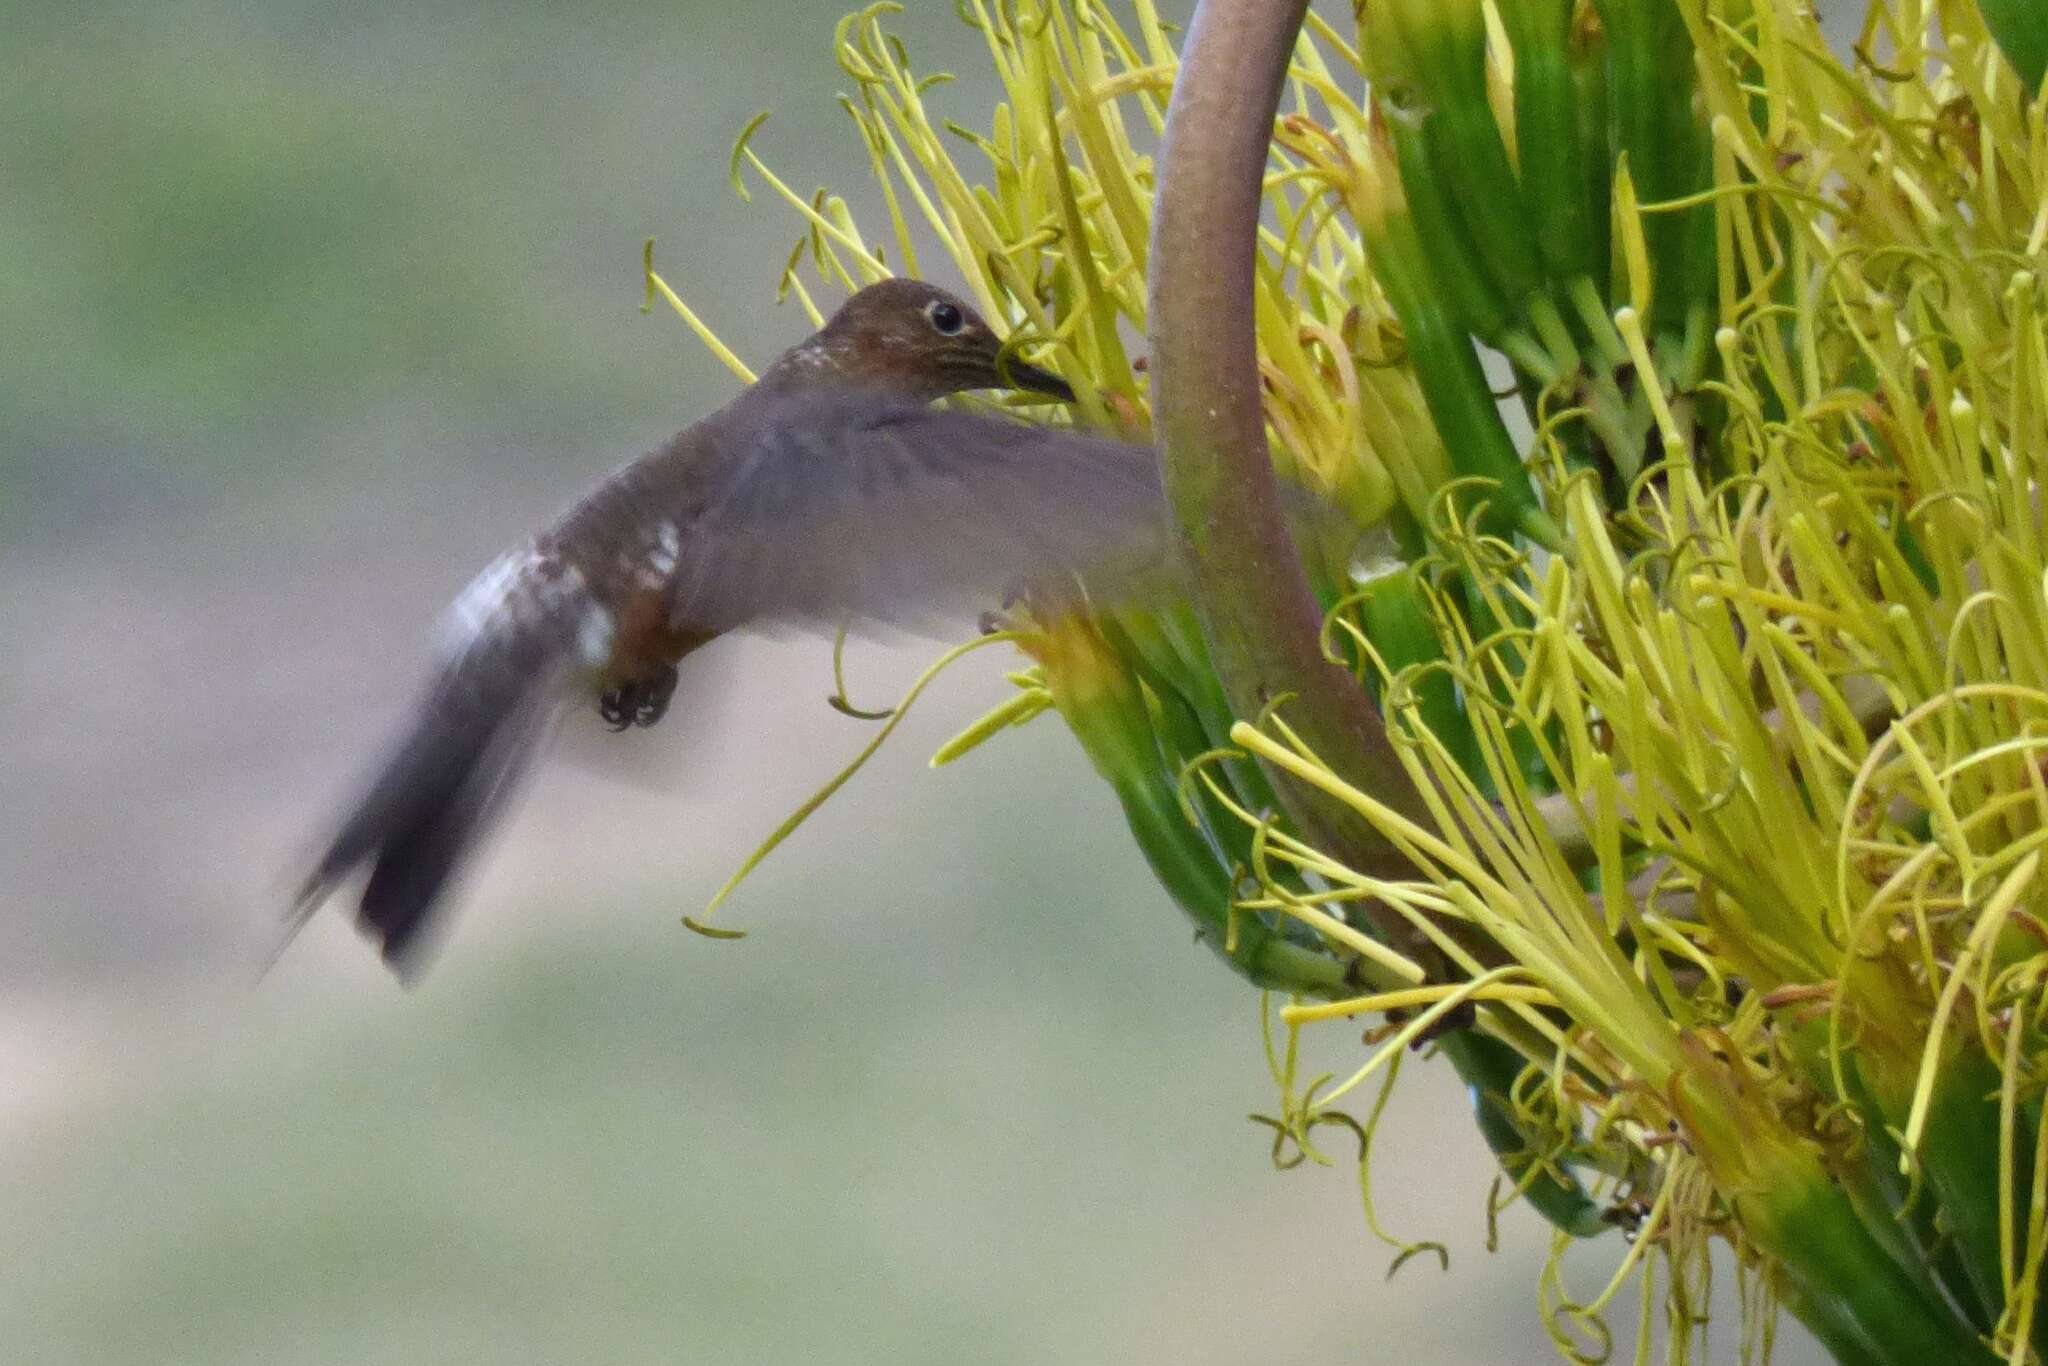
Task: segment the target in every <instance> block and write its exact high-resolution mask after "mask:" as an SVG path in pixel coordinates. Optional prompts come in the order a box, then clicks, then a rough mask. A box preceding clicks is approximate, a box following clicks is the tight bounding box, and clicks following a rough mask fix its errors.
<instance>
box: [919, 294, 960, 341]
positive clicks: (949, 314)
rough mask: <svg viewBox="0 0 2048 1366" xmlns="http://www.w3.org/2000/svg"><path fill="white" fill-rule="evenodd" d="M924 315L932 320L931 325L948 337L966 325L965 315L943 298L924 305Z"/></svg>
mask: <svg viewBox="0 0 2048 1366" xmlns="http://www.w3.org/2000/svg"><path fill="white" fill-rule="evenodd" d="M924 315H925V317H927V318H930V319H931V320H932V326H933V327H936V328H937V329H938V330H939V331H940V332H941V333H942V334H943V335H945V336H948V337H951V336H955V335H957V334H958V333H959V331H960V329H961V328H963V327H965V326H967V318H966V316H965V315H963V314H962V313H961V312H960V310H959V309H957V308H955V307H954V306H953V305H951V304H949V303H946V302H945V301H944V300H940V301H938V302H936V303H932V304H928V305H926V306H925V310H924Z"/></svg>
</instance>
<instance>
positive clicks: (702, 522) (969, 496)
mask: <svg viewBox="0 0 2048 1366" xmlns="http://www.w3.org/2000/svg"><path fill="white" fill-rule="evenodd" d="M749 418H750V420H749V421H748V422H747V423H746V424H745V430H744V431H743V432H741V433H738V434H736V435H735V436H734V437H733V442H734V444H733V445H732V446H731V447H730V448H729V449H730V453H731V458H730V459H724V460H721V462H720V464H719V467H718V469H717V470H716V471H715V472H714V473H712V474H710V475H709V476H708V482H707V483H706V485H705V486H703V487H702V489H701V494H702V497H703V502H702V504H701V510H700V511H699V513H698V515H697V516H696V517H695V518H694V519H693V521H692V523H691V529H690V534H689V535H688V536H687V537H684V538H683V541H682V544H681V545H680V546H679V547H678V549H679V554H678V556H677V563H676V567H675V575H674V597H673V599H672V601H673V618H672V619H673V620H674V622H675V623H676V624H677V625H678V626H681V627H686V628H688V629H690V630H692V631H702V632H715V631H722V630H727V629H730V628H732V627H735V626H741V625H746V624H749V623H757V622H772V621H778V620H780V621H797V622H822V623H825V624H836V623H838V622H841V621H847V620H852V619H857V618H873V619H879V620H883V621H893V622H917V621H921V620H923V619H925V618H927V617H929V616H930V615H932V614H933V613H935V612H938V611H942V610H944V609H947V608H949V607H954V606H970V605H974V604H981V605H992V604H993V603H995V602H996V601H998V600H999V599H1000V598H1001V597H1002V596H1003V595H1004V594H1006V593H1011V592H1016V591H1032V592H1036V593H1055V594H1058V593H1069V594H1071V593H1073V592H1075V591H1076V589H1075V586H1074V585H1075V584H1076V581H1077V580H1079V581H1084V582H1085V583H1086V587H1087V591H1088V593H1089V594H1090V596H1092V597H1095V598H1097V599H1098V600H1102V599H1109V600H1114V599H1116V598H1119V597H1125V596H1129V595H1131V594H1133V593H1138V592H1149V591H1156V589H1157V588H1158V586H1159V585H1160V584H1161V583H1162V582H1163V581H1164V564H1165V552H1166V540H1165V507H1164V502H1163V499H1162V498H1161V495H1160V487H1159V471H1158V466H1157V463H1156V461H1157V458H1156V456H1155V455H1154V454H1153V452H1152V451H1151V449H1150V448H1148V447H1143V446H1133V445H1129V444H1127V443H1124V442H1120V441H1110V440H1105V439H1103V438H1101V437H1092V436H1085V435H1082V434H1080V433H1078V432H1074V431H1070V430H1064V429H1059V428H1049V427H1038V426H1030V425H1027V424H1025V423H1021V422H1013V421H1009V420H1007V419H1004V418H999V417H994V416H985V415H982V414H977V413H969V412H955V411H938V410H934V409H930V408H926V407H923V406H922V405H919V404H916V403H913V402H909V401H906V400H901V399H894V398H889V397H885V396H880V395H873V394H862V393H844V392H841V393H835V394H825V395H815V396H808V397H790V398H786V399H777V400H775V401H774V402H773V403H771V404H768V405H764V406H763V407H762V408H761V409H760V410H759V411H757V412H754V413H751V414H749Z"/></svg>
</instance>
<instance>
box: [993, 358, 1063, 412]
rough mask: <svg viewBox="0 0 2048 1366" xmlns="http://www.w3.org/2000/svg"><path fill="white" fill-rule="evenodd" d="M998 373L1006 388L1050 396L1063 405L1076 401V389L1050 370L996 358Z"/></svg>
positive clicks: (1018, 361) (1017, 361) (1019, 361)
mask: <svg viewBox="0 0 2048 1366" xmlns="http://www.w3.org/2000/svg"><path fill="white" fill-rule="evenodd" d="M996 373H997V374H998V375H999V376H1001V377H1002V381H1003V383H1004V385H1005V386H1007V387H1008V388H1011V389H1023V390H1026V391H1028V392H1030V393H1034V394H1049V395H1051V396H1052V397H1053V398H1056V399H1058V400H1059V401H1060V402H1062V403H1072V402H1073V401H1074V388H1073V386H1072V385H1070V384H1068V383H1067V382H1066V381H1065V380H1063V379H1061V378H1060V377H1059V376H1058V375H1055V374H1054V373H1053V372H1052V371H1050V370H1041V369H1039V368H1038V367H1037V366H1035V365H1029V364H1026V363H1025V362H1023V361H1021V360H1011V359H1009V358H1007V357H1001V356H999V357H997V358H996Z"/></svg>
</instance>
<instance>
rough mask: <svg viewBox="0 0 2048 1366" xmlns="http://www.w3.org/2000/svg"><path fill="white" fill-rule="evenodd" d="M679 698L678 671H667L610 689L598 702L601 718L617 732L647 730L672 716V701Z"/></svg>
mask: <svg viewBox="0 0 2048 1366" xmlns="http://www.w3.org/2000/svg"><path fill="white" fill-rule="evenodd" d="M675 695H676V671H675V669H674V668H673V667H670V668H666V669H663V670H662V671H661V672H660V673H658V674H656V675H654V676H653V677H652V678H636V679H633V680H631V681H629V682H625V683H620V684H619V685H618V686H616V687H611V688H606V689H605V690H604V692H603V693H601V694H599V696H598V699H597V714H598V715H599V716H602V717H603V718H604V723H605V724H606V725H607V726H610V727H611V728H612V729H613V730H624V729H626V728H627V727H628V726H639V727H641V728H642V729H645V728H646V727H648V726H651V725H653V724H654V723H655V722H657V721H659V720H660V719H661V718H662V717H664V716H666V715H667V714H668V704H669V699H670V698H672V697H674V696H675Z"/></svg>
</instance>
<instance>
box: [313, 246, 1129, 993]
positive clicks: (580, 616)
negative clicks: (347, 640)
mask: <svg viewBox="0 0 2048 1366" xmlns="http://www.w3.org/2000/svg"><path fill="white" fill-rule="evenodd" d="M977 389H1017V390H1024V391H1027V392H1030V393H1035V394H1042V395H1045V396H1047V397H1048V398H1051V399H1055V400H1060V401H1071V400H1072V399H1073V397H1074V394H1073V391H1072V389H1071V388H1069V387H1068V385H1067V383H1066V382H1065V381H1064V380H1062V379H1061V378H1060V377H1059V376H1057V375H1055V374H1052V373H1051V372H1049V371H1046V370H1042V369H1040V368H1038V367H1037V366H1033V365H1029V364H1026V363H1023V362H1022V361H1018V360H1012V359H1010V358H1009V357H1008V356H1007V355H1006V354H1005V352H1004V349H1003V345H1002V341H1001V339H1000V338H999V337H997V336H996V334H995V332H994V331H993V330H992V329H991V328H990V327H989V325H988V324H987V323H986V322H984V321H983V320H982V318H981V317H980V316H978V315H977V314H976V313H975V311H974V310H973V309H972V308H970V307H969V306H968V305H967V304H966V303H964V302H962V301H961V300H960V299H958V298H955V297H954V296H953V295H951V294H949V293H947V292H946V291H944V290H942V289H939V288H937V287H935V286H933V285H929V284H926V283H923V282H922V281H916V280H907V279H890V280H883V281H881V282H879V283H876V284H872V285H869V286H868V287H867V288H865V289H862V290H861V291H860V292H858V293H856V294H854V295H853V296H852V297H851V298H849V299H848V300H847V301H846V302H845V304H844V305H842V306H841V307H840V309H839V311H838V312H837V313H835V314H834V315H833V316H832V318H831V319H830V320H829V321H827V322H826V324H825V325H824V327H822V328H821V329H819V330H818V331H817V332H816V333H814V334H813V335H812V336H810V337H809V338H807V339H806V340H804V341H802V342H800V343H798V344H797V345H796V346H794V347H791V348H790V349H789V350H788V351H786V352H784V353H783V354H782V356H781V357H780V358H778V359H777V360H776V361H775V363H774V364H773V365H771V366H769V367H768V369H767V370H766V371H764V372H763V373H762V374H761V376H760V378H759V379H758V380H756V381H755V383H754V384H752V385H751V386H749V387H748V388H747V389H746V390H744V391H743V392H742V393H741V394H740V395H739V396H738V397H737V398H735V399H733V400H732V401H731V402H730V403H728V404H726V405H725V406H724V407H723V408H720V409H719V410H717V411H716V412H714V413H712V414H710V415H709V416H707V417H705V418H703V419H701V420H700V421H698V422H696V423H694V424H693V425H691V426H689V427H686V428H684V429H683V430H682V431H681V432H678V433H677V434H676V435H675V436H674V437H673V438H671V439H670V440H669V441H668V442H666V443H665V444H663V445H662V446H661V447H659V448H658V449H656V450H654V451H653V452H651V453H649V454H647V455H645V456H643V457H641V458H640V459H638V460H635V461H633V462H632V463H631V464H628V465H626V466H624V467H623V468H621V469H619V470H618V471H617V472H615V473H614V474H612V475H611V476H610V477H609V478H607V479H606V480H604V481H603V482H602V483H600V484H599V485H598V486H597V487H596V488H595V489H593V490H592V491H591V492H590V493H589V494H587V495H586V496H585V497H584V498H582V499H581V500H580V501H579V502H577V503H576V504H575V505H573V506H572V507H570V508H569V510H568V511H567V512H566V513H564V514H563V515H562V516H561V517H560V518H558V519H557V520H556V521H555V522H554V523H553V524H552V525H550V526H548V527H546V528H544V529H543V530H541V531H540V532H538V533H537V534H535V535H533V536H531V537H530V538H528V539H527V541H526V542H525V543H524V544H522V545H520V546H518V547H517V548H516V549H513V550H511V551H508V552H507V553H506V554H504V555H501V556H500V557H499V558H498V559H497V560H495V561H493V562H492V563H491V564H490V565H489V566H488V567H487V568H486V569H485V570H484V571H483V572H482V573H481V574H479V575H478V576H477V577H476V579H475V580H474V581H473V582H471V583H470V585H469V586H468V587H467V588H465V589H464V590H463V591H462V592H461V593H460V594H459V595H458V596H457V597H456V599H455V601H454V603H453V604H451V606H450V607H449V609H448V612H447V615H446V617H445V619H444V622H443V625H442V627H441V630H440V632H439V639H438V643H437V644H438V648H437V651H436V653H437V659H436V663H435V668H434V671H433V674H432V677H431V681H430V683H429V684H428V686H427V687H426V689H425V692H424V695H423V696H422V698H421V699H420V702H419V704H418V707H417V710H416V713H415V715H414V718H413V720H412V722H411V725H410V726H409V728H407V729H406V730H405V732H404V733H403V735H402V737H401V738H400V740H399V742H398V744H397V746H396V748H395V749H394V750H393V751H392V752H391V754H390V756H389V757H388V759H387V760H386V761H385V763H384V764H383V766H382V768H381V769H379V770H377V771H376V776H375V777H374V778H373V779H372V781H371V782H370V783H369V785H368V787H367V789H366V790H365V791H364V792H363V794H362V796H361V798H360V799H359V800H358V801H357V802H356V804H355V805H354V806H353V807H352V808H351V809H350V810H349V811H348V813H347V815H346V816H345V818H344V819H343V820H342V821H341V823H340V827H339V829H338V831H337V833H336V834H335V835H334V837H333V839H332V840H331V841H330V842H329V843H328V845H327V846H326V851H325V852H324V853H323V854H322V855H321V856H320V858H319V859H318V861H317V862H316V863H315V864H314V866H313V869H312V872H311V874H310V875H309V876H308V877H307V878H306V880H305V883H304V884H303V886H302V887H301V889H300V891H299V895H298V897H297V900H296V903H295V907H294V913H293V928H294V929H296V928H297V927H298V926H299V925H302V924H303V923H304V922H305V920H306V919H307V918H308V917H310V916H311V914H312V913H313V912H314V911H315V910H317V909H318V908H319V906H320V905H321V904H323V903H324V902H325V901H326V900H327V899H328V898H329V897H330V896H331V895H332V894H333V893H334V892H336V891H337V890H338V889H339V888H340V886H341V885H342V884H343V883H344V882H346V881H348V880H349V879H350V878H351V877H353V876H354V875H355V874H357V873H358V872H359V871H362V870H365V869H367V877H366V879H365V880H364V881H363V884H362V889H361V892H360V894H359V897H358V901H357V915H356V919H357V923H358V925H359V927H360V928H361V929H362V931H363V932H364V933H365V934H366V935H368V936H369V937H370V938H372V939H373V940H375V941H376V943H377V945H378V947H379V949H380V951H381V952H382V954H383V957H384V959H385V961H386V962H387V963H389V964H390V965H391V966H392V967H393V969H394V970H396V971H397V972H398V973H399V975H400V976H401V977H407V976H410V975H412V974H414V973H416V972H417V970H418V969H419V967H420V966H421V965H422V955H423V951H424V949H425V947H426V944H427V942H428V941H429V940H430V939H431V938H432V937H433V935H432V931H433V929H434V928H435V926H436V924H437V921H438V919H439V917H438V916H437V914H436V912H437V910H438V909H439V907H440V905H441V903H442V902H443V901H444V900H445V896H444V893H445V892H446V891H447V889H448V884H449V880H450V878H451V877H452V876H453V874H454V873H455V872H456V871H457V869H458V868H459V867H460V865H461V864H462V862H463V860H464V858H465V857H466V856H467V855H468V854H469V853H470V852H471V851H472V848H473V846H474V845H475V843H476V841H477V838H478V836H479V834H480V833H481V831H482V830H483V828H484V827H485V825H486V824H487V823H488V821H489V818H490V816H491V815H492V814H493V813H494V812H495V811H496V809H497V808H498V807H499V805H500V804H501V803H502V802H503V800H504V798H505V796H506V794H507V792H508V790H509V789H510V788H511V787H512V785H513V784H514V782H515V780H516V779H517V778H518V777H519V776H520V774H521V772H522V770H523V769H524V768H525V766H526V764H527V762H528V760H529V759H530V758H531V757H532V755H533V753H534V751H535V749H536V747H537V744H538V741H539V739H540V737H541V735H542V734H543V733H544V732H545V730H546V728H547V723H548V722H549V721H550V720H552V719H553V718H554V717H555V716H556V715H557V714H558V713H559V712H561V711H562V710H563V709H564V708H566V707H570V706H574V705H578V704H582V705H595V707H596V708H597V710H598V711H599V713H600V714H601V715H602V717H603V718H604V720H605V721H606V722H607V723H609V724H610V725H611V726H612V727H613V728H614V729H616V730H621V731H623V730H628V729H631V728H638V727H646V726H651V725H653V724H654V723H655V722H657V721H659V720H660V719H661V717H662V715H663V714H664V713H665V712H666V711H667V709H668V706H669V703H670V700H671V698H672V696H673V695H674V693H675V689H676V681H677V673H676V665H677V663H678V662H679V661H680V660H681V659H682V658H683V657H684V656H685V655H687V654H689V653H690V651H692V650H694V649H696V648H697V647H698V646H701V645H703V644H705V643H706V642H707V641H710V640H712V639H713V638H714V637H717V636H719V635H721V634H723V633H725V632H727V631H732V630H735V629H739V628H742V627H747V626H753V625H765V624H772V623H777V622H782V623H795V624H799V625H811V626H814V627H819V628H822V629H824V630H828V631H829V630H833V629H835V628H839V627H843V626H845V625H846V624H848V623H849V622H852V621H855V620H859V619H864V618H865V619H878V620H883V621H898V622H915V621H922V620H927V619H929V618H930V617H931V616H932V614H933V613H934V612H936V611H939V610H942V609H944V608H945V607H948V606H953V605H959V606H965V605H968V604H969V603H972V602H974V601H976V600H980V601H982V602H989V601H991V600H995V599H999V598H1001V597H1002V596H1004V595H1005V594H1011V593H1017V592H1023V593H1026V594H1030V593H1034V592H1039V593H1049V594H1053V595H1058V594H1060V593H1065V594H1068V595H1070V596H1071V595H1073V594H1075V593H1076V592H1077V591H1078V589H1077V587H1076V585H1077V582H1079V581H1080V580H1082V579H1087V580H1088V591H1089V592H1090V593H1096V592H1098V590H1097V588H1096V584H1095V581H1094V580H1093V579H1089V577H1088V576H1089V574H1090V571H1091V570H1105V571H1106V570H1107V568H1108V567H1109V566H1111V565H1120V566H1123V567H1124V569H1125V570H1126V571H1130V572H1128V573H1127V574H1126V575H1125V576H1124V577H1126V578H1127V579H1128V580H1129V581H1130V582H1133V583H1135V582H1136V581H1137V580H1138V579H1140V578H1142V577H1144V575H1143V574H1142V573H1141V572H1137V571H1136V566H1139V565H1148V564H1149V565H1155V566H1156V565H1157V564H1159V563H1161V562H1163V560H1164V557H1165V555H1166V541H1165V536H1164V531H1165V510H1164V500H1163V496H1162V494H1161V489H1160V478H1159V471H1158V467H1157V462H1156V458H1155V456H1154V454H1153V452H1152V450H1151V449H1150V448H1149V447H1144V446H1136V445H1131V444H1129V443H1126V442H1121V441H1114V440H1109V439H1106V438H1102V437H1095V436H1089V435H1085V434H1083V433H1080V432H1076V431H1074V430H1072V429H1069V428H1049V427H1043V426H1037V425H1032V424H1027V423H1024V422H1021V421H1016V420H1012V419H1009V418H1005V417H998V416H995V415H992V414H982V413H974V412H964V411H954V410H945V409H936V408H933V407H931V406H930V405H931V404H932V403H933V402H934V401H935V400H937V399H940V398H944V397H946V396H947V395H950V394H956V393H962V392H965V391H969V390H977ZM1115 577H1116V576H1111V578H1110V579H1109V580H1106V581H1105V591H1109V592H1111V593H1114V591H1115V589H1114V587H1113V581H1114V579H1115Z"/></svg>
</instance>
